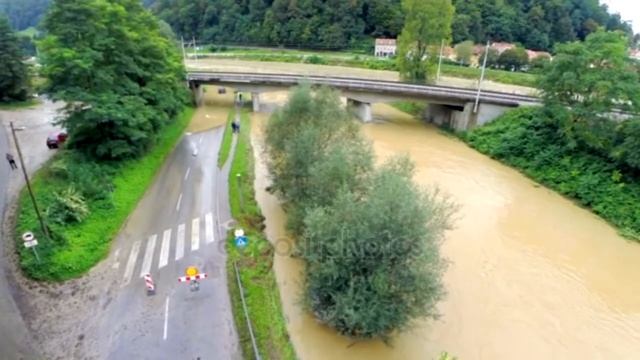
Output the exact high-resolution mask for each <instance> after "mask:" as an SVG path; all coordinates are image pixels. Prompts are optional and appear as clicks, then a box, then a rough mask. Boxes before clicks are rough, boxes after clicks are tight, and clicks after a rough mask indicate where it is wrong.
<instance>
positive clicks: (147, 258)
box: [140, 235, 158, 277]
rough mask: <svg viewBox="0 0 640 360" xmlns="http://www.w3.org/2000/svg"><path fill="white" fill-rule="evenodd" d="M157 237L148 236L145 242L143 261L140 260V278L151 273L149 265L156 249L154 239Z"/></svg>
mask: <svg viewBox="0 0 640 360" xmlns="http://www.w3.org/2000/svg"><path fill="white" fill-rule="evenodd" d="M157 238H158V235H152V236H149V240H148V241H147V250H145V252H144V260H142V269H141V270H140V277H143V276H145V275H146V274H150V273H151V263H152V262H153V252H154V250H155V249H156V239H157Z"/></svg>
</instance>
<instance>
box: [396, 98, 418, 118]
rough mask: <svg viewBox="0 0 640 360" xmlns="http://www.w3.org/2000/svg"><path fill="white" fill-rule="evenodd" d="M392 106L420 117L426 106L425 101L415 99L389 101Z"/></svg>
mask: <svg viewBox="0 0 640 360" xmlns="http://www.w3.org/2000/svg"><path fill="white" fill-rule="evenodd" d="M391 106H393V107H394V108H396V109H398V110H400V111H402V112H405V113H407V114H411V115H413V116H415V117H417V118H420V117H421V116H422V114H423V113H424V111H425V109H426V108H427V103H424V102H416V101H396V102H393V103H391Z"/></svg>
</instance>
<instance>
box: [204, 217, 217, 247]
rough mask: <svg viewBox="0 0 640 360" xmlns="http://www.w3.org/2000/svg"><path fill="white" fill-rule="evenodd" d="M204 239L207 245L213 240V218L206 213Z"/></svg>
mask: <svg viewBox="0 0 640 360" xmlns="http://www.w3.org/2000/svg"><path fill="white" fill-rule="evenodd" d="M205 225H206V226H205V229H204V231H205V239H206V242H207V244H209V243H212V242H213V241H214V240H215V238H214V237H213V216H212V215H211V213H208V214H207V215H206V216H205Z"/></svg>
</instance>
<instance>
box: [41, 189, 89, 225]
mask: <svg viewBox="0 0 640 360" xmlns="http://www.w3.org/2000/svg"><path fill="white" fill-rule="evenodd" d="M87 216H89V207H87V203H86V202H85V200H84V198H83V197H82V195H81V194H80V193H79V192H78V191H77V190H76V189H75V188H74V187H72V186H69V187H68V188H67V189H65V190H63V191H62V192H58V193H55V194H54V201H53V203H52V204H51V205H49V207H48V208H47V219H49V220H50V221H52V222H55V223H58V224H61V225H66V224H73V223H79V222H82V220H84V219H86V218H87Z"/></svg>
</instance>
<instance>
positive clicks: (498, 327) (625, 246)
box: [253, 97, 640, 360]
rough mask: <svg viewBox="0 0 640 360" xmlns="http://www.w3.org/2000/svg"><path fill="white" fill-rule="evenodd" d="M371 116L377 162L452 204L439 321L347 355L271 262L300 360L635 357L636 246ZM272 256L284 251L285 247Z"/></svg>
mask: <svg viewBox="0 0 640 360" xmlns="http://www.w3.org/2000/svg"><path fill="white" fill-rule="evenodd" d="M265 98H266V97H265ZM264 100H266V101H268V100H267V99H264ZM279 100H281V99H279ZM374 114H375V117H376V118H377V119H378V120H384V121H383V122H381V123H376V124H368V125H365V126H364V127H363V128H364V132H365V134H366V135H367V136H368V137H369V138H370V139H371V140H372V142H373V144H374V148H375V151H376V154H377V156H378V160H380V161H382V160H383V159H385V158H387V157H389V156H391V155H394V154H402V153H407V154H409V155H410V156H411V158H412V159H413V161H414V162H415V164H416V170H417V171H416V176H415V180H416V181H417V182H418V183H419V184H421V185H424V186H438V187H439V188H441V189H442V190H443V191H444V192H446V193H448V194H449V195H450V196H451V197H452V198H453V199H454V200H455V201H456V202H457V203H458V204H459V205H460V211H459V212H458V214H457V221H456V228H455V229H454V230H452V231H450V232H449V233H448V234H447V241H446V242H445V243H444V245H443V249H442V250H443V251H442V253H443V255H444V256H445V257H446V258H447V259H448V260H450V262H451V264H450V266H449V268H448V270H447V272H446V274H445V277H444V284H445V287H446V289H447V291H448V295H447V297H446V298H445V299H444V300H443V301H442V302H441V303H440V305H439V309H440V312H441V314H442V317H441V319H440V320H437V321H427V322H418V323H417V324H416V326H415V328H414V329H413V330H411V331H409V332H406V333H403V334H400V335H399V336H397V337H396V338H394V340H393V343H392V346H387V345H385V344H383V343H381V342H361V343H356V344H353V343H352V342H351V341H350V340H348V339H346V338H344V337H341V336H338V335H336V334H335V333H334V332H332V331H331V330H330V329H328V328H326V327H324V326H322V325H319V324H317V323H316V322H315V320H314V319H313V317H311V316H310V315H308V314H306V313H304V312H303V311H302V310H301V309H300V305H299V299H300V291H301V287H300V282H301V271H302V264H301V262H300V261H297V260H295V259H292V258H290V257H288V256H276V259H275V263H274V268H275V271H276V276H277V280H278V284H279V286H280V292H281V298H282V302H283V308H284V312H285V314H286V317H287V320H288V330H289V334H290V337H291V340H292V342H293V344H294V346H295V349H296V352H297V354H298V356H299V357H300V358H301V359H304V360H311V359H367V360H376V359H433V358H436V357H437V355H438V354H439V353H440V352H441V351H448V352H449V353H450V354H453V355H455V356H458V358H459V359H461V360H467V359H605V358H606V359H638V358H640V281H639V280H638V279H640V265H639V264H640V244H637V243H630V242H628V241H626V240H624V239H622V238H621V237H619V236H618V235H617V234H616V232H615V230H614V229H613V228H611V227H610V226H609V225H607V224H606V223H605V222H604V221H602V220H600V219H599V218H598V217H596V216H595V215H593V214H591V213H590V212H588V211H586V210H584V209H581V208H579V207H577V206H576V205H574V204H573V203H571V202H570V201H569V200H566V199H564V198H562V197H561V196H559V195H557V194H555V193H553V192H551V191H549V190H547V189H545V188H543V187H539V186H538V185H536V184H535V183H534V182H532V181H531V180H529V179H527V178H526V177H524V176H522V175H521V174H519V173H518V172H516V171H514V170H512V169H510V168H508V167H506V166H503V165H501V164H500V163H498V162H496V161H493V160H491V159H489V158H487V157H485V156H483V155H481V154H479V153H477V152H475V151H474V150H472V149H470V148H468V147H467V146H466V145H464V144H463V143H461V142H460V141H458V140H456V139H453V138H451V137H450V136H448V135H445V134H442V133H440V132H439V131H438V130H437V129H435V128H433V127H429V126H425V125H424V124H422V123H419V122H417V121H415V120H413V119H411V118H410V117H409V116H407V115H406V114H403V113H401V112H399V111H396V110H394V109H392V108H390V107H388V106H384V105H381V106H375V107H374ZM254 119H256V120H257V121H254V122H253V130H254V131H253V141H254V147H255V153H256V156H257V158H258V161H257V164H256V184H255V185H256V192H257V194H256V196H257V199H258V202H259V203H260V206H261V207H262V210H263V213H264V215H265V217H266V224H267V230H266V231H267V236H268V237H269V239H270V240H271V241H274V242H276V241H277V240H278V239H282V238H284V237H285V234H284V230H283V229H284V214H283V212H282V210H281V209H280V207H279V205H278V201H277V199H276V198H274V197H273V196H272V195H270V194H268V193H266V192H265V191H264V188H265V187H266V186H267V182H268V178H267V174H266V169H265V167H264V164H263V163H261V161H260V160H261V155H262V154H261V153H260V151H259V147H260V144H261V126H262V124H263V123H264V122H265V121H266V119H267V115H265V114H258V115H255V117H254ZM277 245H278V247H279V250H280V252H281V253H285V252H286V250H287V249H286V246H284V243H283V242H278V243H277Z"/></svg>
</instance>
